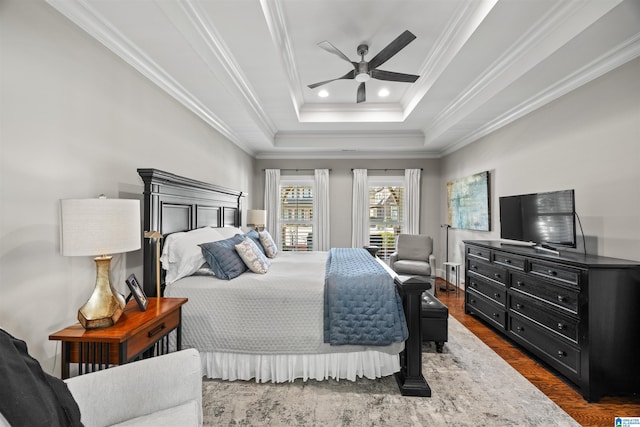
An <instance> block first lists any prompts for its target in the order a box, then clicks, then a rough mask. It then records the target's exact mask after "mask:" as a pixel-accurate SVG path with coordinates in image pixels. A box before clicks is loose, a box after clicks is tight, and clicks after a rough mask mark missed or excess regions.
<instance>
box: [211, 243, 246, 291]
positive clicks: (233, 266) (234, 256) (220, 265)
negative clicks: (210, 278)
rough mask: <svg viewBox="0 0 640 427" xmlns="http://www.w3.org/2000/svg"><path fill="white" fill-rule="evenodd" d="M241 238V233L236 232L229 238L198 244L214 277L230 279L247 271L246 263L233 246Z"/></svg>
mask: <svg viewBox="0 0 640 427" xmlns="http://www.w3.org/2000/svg"><path fill="white" fill-rule="evenodd" d="M243 240H244V236H243V235H241V234H236V235H235V236H233V237H231V238H229V239H225V240H219V241H217V242H209V243H203V244H201V245H200V248H201V249H202V255H203V256H204V259H205V260H206V261H207V264H209V267H211V270H213V273H214V274H215V275H216V277H219V278H220V279H226V280H231V279H233V278H236V277H238V276H239V275H241V274H242V273H244V272H245V271H247V266H246V264H245V263H244V261H242V258H240V255H238V251H236V248H235V246H236V245H237V244H239V243H241V242H242V241H243Z"/></svg>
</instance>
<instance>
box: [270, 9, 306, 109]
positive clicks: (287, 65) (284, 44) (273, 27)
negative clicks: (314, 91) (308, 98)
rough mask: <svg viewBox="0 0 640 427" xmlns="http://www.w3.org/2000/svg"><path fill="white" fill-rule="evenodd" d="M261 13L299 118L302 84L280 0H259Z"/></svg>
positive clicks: (301, 102)
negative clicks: (277, 54)
mask: <svg viewBox="0 0 640 427" xmlns="http://www.w3.org/2000/svg"><path fill="white" fill-rule="evenodd" d="M260 6H261V7H262V13H263V14H264V18H265V21H266V23H267V28H269V33H270V34H271V40H272V42H273V44H274V46H275V48H276V51H277V52H280V60H281V62H282V65H283V66H284V70H285V72H286V73H287V83H288V85H289V95H290V97H291V101H292V102H293V109H294V111H295V112H296V115H297V116H298V120H300V109H301V108H302V106H303V104H304V94H303V92H302V84H301V83H300V77H299V75H298V67H297V66H296V61H295V57H294V54H293V47H292V44H291V39H290V37H289V33H288V31H287V24H286V20H285V17H284V13H283V11H282V3H281V2H280V0H260Z"/></svg>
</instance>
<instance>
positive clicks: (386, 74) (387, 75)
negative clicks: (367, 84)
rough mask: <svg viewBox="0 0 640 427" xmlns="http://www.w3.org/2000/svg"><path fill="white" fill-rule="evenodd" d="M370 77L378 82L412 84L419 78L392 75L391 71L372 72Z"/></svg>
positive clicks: (407, 75)
mask: <svg viewBox="0 0 640 427" xmlns="http://www.w3.org/2000/svg"><path fill="white" fill-rule="evenodd" d="M370 74H371V77H372V78H374V79H378V80H388V81H392V82H406V83H413V82H415V81H416V80H418V79H419V78H420V76H416V75H415V74H404V73H394V72H393V71H385V70H373V71H371V73H370Z"/></svg>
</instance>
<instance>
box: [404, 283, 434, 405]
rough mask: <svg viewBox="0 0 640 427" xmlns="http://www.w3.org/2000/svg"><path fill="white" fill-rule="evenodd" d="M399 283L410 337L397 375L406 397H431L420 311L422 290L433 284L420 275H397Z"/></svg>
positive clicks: (406, 342)
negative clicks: (426, 373)
mask: <svg viewBox="0 0 640 427" xmlns="http://www.w3.org/2000/svg"><path fill="white" fill-rule="evenodd" d="M396 285H397V287H398V291H399V292H400V296H402V305H403V308H404V315H405V318H406V319H407V328H408V329H409V338H407V340H406V341H405V343H404V350H403V351H402V353H400V372H396V374H395V377H396V381H397V382H398V387H399V388H400V393H402V395H403V396H421V397H431V387H429V384H428V383H427V380H425V379H424V376H423V375H422V331H421V324H420V310H421V307H422V293H423V292H424V291H426V290H427V289H429V288H430V287H431V281H430V280H428V279H425V278H423V277H419V276H397V277H396Z"/></svg>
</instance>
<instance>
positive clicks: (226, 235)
mask: <svg viewBox="0 0 640 427" xmlns="http://www.w3.org/2000/svg"><path fill="white" fill-rule="evenodd" d="M216 231H217V232H218V233H220V235H221V236H222V238H223V239H230V238H232V237H233V236H235V235H236V234H244V231H242V230H240V229H239V228H237V227H222V228H216Z"/></svg>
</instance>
